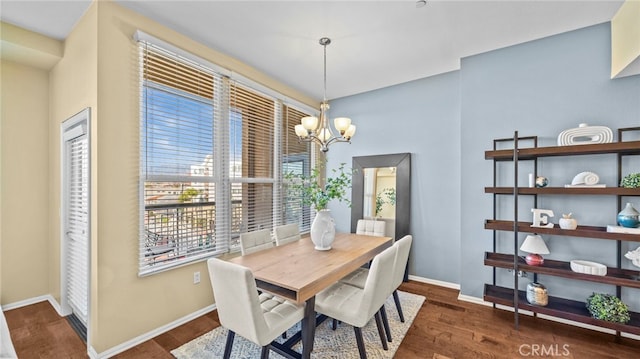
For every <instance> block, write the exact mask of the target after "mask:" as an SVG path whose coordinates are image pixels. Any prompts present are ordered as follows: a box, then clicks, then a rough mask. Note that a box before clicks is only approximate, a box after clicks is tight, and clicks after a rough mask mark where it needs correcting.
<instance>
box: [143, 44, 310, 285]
mask: <svg viewBox="0 0 640 359" xmlns="http://www.w3.org/2000/svg"><path fill="white" fill-rule="evenodd" d="M166 47H170V46H166V45H165V46H162V47H161V46H157V45H155V44H152V43H150V42H148V41H140V55H141V57H140V59H141V61H140V67H141V101H140V104H141V130H140V136H141V137H140V151H141V177H140V188H141V196H142V199H141V216H140V217H141V231H140V232H141V234H140V255H139V275H146V274H150V273H154V272H158V271H162V270H166V269H168V268H172V267H175V266H178V265H181V264H184V263H188V262H192V261H195V260H200V259H203V258H207V257H210V256H213V255H220V254H223V253H227V252H230V251H235V250H239V242H238V241H239V235H240V233H242V232H247V231H253V230H257V229H264V228H268V229H272V228H273V227H275V226H277V225H281V224H287V223H298V225H299V226H300V227H301V228H302V229H303V230H304V229H308V228H309V227H310V220H311V214H310V209H309V208H305V207H303V206H302V203H301V200H300V199H299V198H292V197H291V196H289V195H287V191H286V187H285V186H284V184H283V180H282V177H283V173H286V172H288V171H296V172H302V173H307V174H308V173H309V170H310V168H311V167H312V166H313V165H314V163H315V157H314V156H315V155H316V153H318V154H319V153H320V151H318V150H317V149H313V148H312V147H311V146H312V145H311V144H309V143H302V144H301V143H298V140H297V136H296V135H295V131H294V126H295V125H296V124H298V123H300V118H302V117H304V116H308V113H311V112H312V111H309V110H304V106H300V105H298V104H293V103H290V101H288V102H287V103H285V100H283V99H281V98H280V97H283V96H280V95H279V94H277V93H273V92H270V91H264V90H263V89H261V88H260V86H258V85H255V84H252V83H251V82H250V81H246V80H244V79H242V81H241V80H238V79H234V78H231V77H230V76H228V75H226V74H224V73H223V72H222V71H219V70H217V69H216V68H215V65H211V66H209V65H210V64H207V63H206V62H204V61H193V60H190V59H188V58H187V57H188V56H185V55H183V54H178V51H175V50H174V49H169V50H168V49H166Z"/></svg>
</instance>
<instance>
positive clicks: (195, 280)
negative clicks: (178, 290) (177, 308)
mask: <svg viewBox="0 0 640 359" xmlns="http://www.w3.org/2000/svg"><path fill="white" fill-rule="evenodd" d="M198 283H200V272H193V284H198Z"/></svg>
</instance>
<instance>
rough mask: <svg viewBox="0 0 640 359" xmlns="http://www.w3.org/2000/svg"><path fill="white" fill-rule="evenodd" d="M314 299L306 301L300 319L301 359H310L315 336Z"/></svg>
mask: <svg viewBox="0 0 640 359" xmlns="http://www.w3.org/2000/svg"><path fill="white" fill-rule="evenodd" d="M315 306H316V297H315V296H313V297H311V298H309V299H307V302H306V305H305V307H304V318H303V319H302V359H308V358H310V357H311V352H312V351H313V340H314V337H315V334H316V310H315Z"/></svg>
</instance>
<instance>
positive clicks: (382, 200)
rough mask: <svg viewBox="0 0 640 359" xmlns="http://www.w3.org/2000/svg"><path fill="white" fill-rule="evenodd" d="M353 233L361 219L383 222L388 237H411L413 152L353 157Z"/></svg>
mask: <svg viewBox="0 0 640 359" xmlns="http://www.w3.org/2000/svg"><path fill="white" fill-rule="evenodd" d="M352 168H353V170H354V174H353V179H352V188H351V232H353V233H355V232H356V227H357V225H358V220H359V219H363V218H364V219H376V220H383V221H385V222H387V223H386V226H385V234H386V235H387V236H389V237H393V238H394V239H400V238H402V237H403V236H405V235H407V234H409V217H410V210H411V153H396V154H388V155H375V156H359V157H353V164H352Z"/></svg>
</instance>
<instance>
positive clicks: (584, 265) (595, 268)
mask: <svg viewBox="0 0 640 359" xmlns="http://www.w3.org/2000/svg"><path fill="white" fill-rule="evenodd" d="M571 270H572V271H574V272H576V273H584V274H591V275H607V266H606V265H604V264H600V263H596V262H589V261H583V260H572V261H571Z"/></svg>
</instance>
